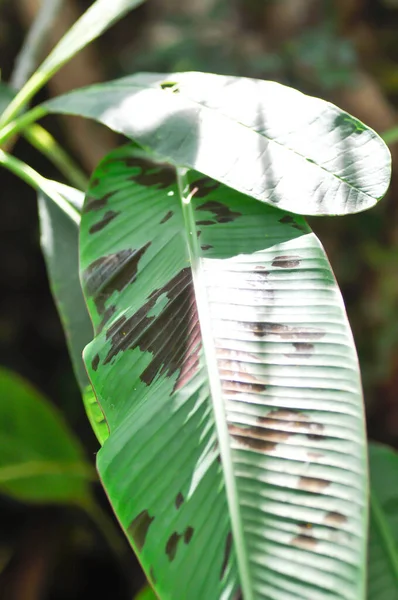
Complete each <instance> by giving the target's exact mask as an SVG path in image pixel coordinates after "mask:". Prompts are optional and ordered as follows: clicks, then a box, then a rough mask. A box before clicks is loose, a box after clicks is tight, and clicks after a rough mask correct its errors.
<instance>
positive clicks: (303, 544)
mask: <svg viewBox="0 0 398 600" xmlns="http://www.w3.org/2000/svg"><path fill="white" fill-rule="evenodd" d="M317 543H318V542H317V540H316V539H315V538H313V537H312V536H311V535H305V534H300V535H297V536H296V537H295V538H293V539H292V546H296V548H302V549H303V550H314V548H316V545H317Z"/></svg>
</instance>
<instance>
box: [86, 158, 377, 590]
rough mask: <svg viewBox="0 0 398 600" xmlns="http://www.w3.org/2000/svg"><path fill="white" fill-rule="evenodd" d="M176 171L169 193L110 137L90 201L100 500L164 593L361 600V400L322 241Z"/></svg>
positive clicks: (91, 359) (299, 225)
mask: <svg viewBox="0 0 398 600" xmlns="http://www.w3.org/2000/svg"><path fill="white" fill-rule="evenodd" d="M189 178H190V181H189V187H190V192H189V193H188V190H187V189H184V193H183V202H181V198H180V194H181V192H180V189H179V188H178V187H177V185H176V174H175V171H174V169H173V168H170V167H164V166H159V165H154V164H151V163H148V162H146V161H145V160H144V159H143V154H142V153H140V152H137V150H134V148H131V147H127V148H122V149H120V150H118V151H116V152H115V153H112V154H111V155H110V156H109V157H108V158H107V159H106V160H105V161H104V162H102V163H101V164H100V166H99V167H98V168H97V170H96V171H95V172H94V176H93V179H92V182H91V187H90V189H89V192H88V195H87V197H86V200H85V205H84V211H83V215H82V223H81V238H80V252H81V255H80V256H81V273H82V283H83V291H84V293H85V296H86V300H87V305H88V309H89V312H90V314H91V317H92V319H93V325H94V329H95V339H94V341H93V342H92V343H90V344H89V346H88V347H87V348H86V349H85V352H84V358H85V362H86V366H87V369H88V372H89V375H90V379H91V382H92V384H93V387H94V389H95V391H96V394H97V396H98V398H99V400H100V402H101V405H102V409H103V411H104V413H105V415H106V418H107V421H108V424H109V427H110V436H109V438H108V439H107V440H106V442H105V444H104V445H103V447H102V448H101V450H100V451H99V453H98V457H97V466H98V470H99V473H100V476H101V479H102V481H103V484H104V486H105V489H106V491H107V494H108V496H109V498H110V501H111V503H112V505H113V507H114V510H115V512H116V514H117V515H118V518H119V520H120V522H121V524H122V526H123V528H124V530H125V531H126V533H127V535H128V537H129V539H130V541H131V543H132V545H133V547H134V548H135V550H136V552H137V553H138V555H139V557H140V561H141V562H142V564H143V566H144V568H145V570H146V573H147V575H148V577H149V579H150V580H151V582H152V583H153V585H154V587H155V589H156V592H157V593H158V595H159V597H160V598H162V599H165V600H166V599H167V600H169V599H175V598H189V600H203V599H204V598H206V600H219V599H222V600H229V599H230V600H232V599H236V598H241V597H242V596H241V595H240V594H242V595H243V597H244V598H245V600H253V599H256V600H259V599H267V600H268V599H270V598H272V599H277V600H282V599H283V600H287V599H289V600H290V599H291V598H297V599H299V600H309V599H310V598H311V600H315V599H317V600H324V599H325V600H326V599H331V598H334V599H339V600H340V599H341V600H343V599H344V600H359V599H363V597H364V594H365V590H364V579H365V572H364V569H365V558H366V557H365V550H366V530H367V501H366V490H367V464H366V451H365V448H366V439H365V432H364V423H363V421H364V415H363V402H362V394H361V384H360V377H359V369H358V362H357V357H356V353H355V348H354V343H353V339H352V335H351V331H350V329H349V325H348V322H347V318H346V314H345V311H344V305H343V302H342V298H341V295H340V292H339V290H338V288H337V285H336V282H335V279H334V276H333V273H332V271H331V268H330V265H329V263H328V260H327V258H326V255H325V252H324V250H323V248H322V246H321V245H320V243H319V241H318V240H317V238H316V237H315V235H314V234H313V233H311V231H310V229H309V227H308V226H307V224H306V223H305V221H304V220H303V219H302V218H301V217H295V216H293V215H291V214H287V213H285V212H282V211H280V210H277V209H275V208H273V207H271V206H269V205H267V204H264V203H260V202H257V201H256V200H254V199H252V198H250V197H247V196H243V195H242V194H239V193H238V192H235V191H233V190H231V189H228V188H226V187H225V186H223V185H221V184H219V183H217V182H215V181H213V180H210V179H208V178H204V177H203V176H202V175H198V174H197V173H191V174H189ZM184 186H185V183H184V181H182V182H181V186H180V187H181V188H184ZM190 196H192V199H191V201H189V198H190ZM233 539H234V542H235V543H234V544H233V541H232V540H233ZM193 557H194V559H193ZM239 590H241V592H240V591H239Z"/></svg>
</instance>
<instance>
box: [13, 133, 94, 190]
mask: <svg viewBox="0 0 398 600" xmlns="http://www.w3.org/2000/svg"><path fill="white" fill-rule="evenodd" d="M23 135H24V137H25V138H26V139H27V140H28V142H30V143H31V144H32V146H34V147H35V148H36V149H37V150H39V151H40V152H41V153H42V154H44V156H46V157H47V158H48V160H50V161H51V162H52V163H53V165H55V166H56V167H57V168H58V170H59V171H60V172H61V173H62V174H63V175H65V177H67V178H68V179H69V181H70V183H72V185H74V186H75V187H76V188H78V189H80V190H86V189H87V187H88V179H87V177H86V175H85V174H84V173H83V171H82V170H81V169H80V168H79V166H78V165H77V164H76V163H75V162H74V161H73V159H72V158H71V157H70V156H69V155H68V154H67V152H65V150H64V149H63V148H62V147H61V146H60V145H59V144H58V142H57V141H56V140H55V139H54V138H53V136H52V135H51V134H50V133H49V132H48V131H47V130H46V129H44V128H43V127H41V126H40V125H36V124H35V125H31V126H30V127H28V128H27V129H26V130H25V131H24V132H23Z"/></svg>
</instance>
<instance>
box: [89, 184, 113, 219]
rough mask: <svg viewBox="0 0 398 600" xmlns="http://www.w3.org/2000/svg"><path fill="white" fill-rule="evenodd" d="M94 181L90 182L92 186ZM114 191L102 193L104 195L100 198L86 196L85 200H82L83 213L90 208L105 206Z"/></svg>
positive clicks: (99, 208)
mask: <svg viewBox="0 0 398 600" xmlns="http://www.w3.org/2000/svg"><path fill="white" fill-rule="evenodd" d="M93 183H94V182H91V185H92V186H93ZM113 194H114V192H109V193H108V194H104V196H102V198H90V197H87V198H86V200H85V202H84V206H83V213H88V212H90V211H92V210H94V211H95V210H101V209H102V208H105V206H106V205H107V203H108V200H109V198H111V197H112V196H113Z"/></svg>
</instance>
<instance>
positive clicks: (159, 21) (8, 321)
mask: <svg viewBox="0 0 398 600" xmlns="http://www.w3.org/2000/svg"><path fill="white" fill-rule="evenodd" d="M39 4H40V2H39V0H0V67H1V76H2V80H3V81H7V80H8V79H9V77H10V75H11V73H12V70H13V67H14V62H15V58H16V56H17V54H18V51H19V50H20V47H21V45H22V43H23V40H24V36H25V34H26V31H27V29H28V28H29V26H30V24H31V22H32V19H33V18H34V15H35V13H36V11H37V8H38V6H39ZM90 4H91V2H89V1H87V0H66V2H65V3H64V5H65V10H63V11H62V12H61V15H60V17H59V19H58V21H57V22H56V23H55V24H54V27H53V30H52V32H51V34H50V35H49V38H48V49H50V48H51V47H52V46H53V45H54V43H55V42H56V41H57V40H58V39H59V37H60V36H61V35H62V34H63V33H64V32H65V31H66V30H67V29H68V27H69V25H70V24H71V23H72V22H73V21H74V19H75V18H76V17H77V16H78V15H79V14H81V13H82V12H83V11H84V9H86V8H87V7H88V6H89V5H90ZM138 70H141V71H142V70H148V71H160V72H167V71H188V70H202V71H211V72H218V73H223V74H233V75H241V76H248V77H258V78H262V79H273V80H277V81H280V82H282V83H285V84H288V85H291V86H294V87H297V88H298V89H300V90H302V91H304V92H307V93H310V94H313V95H317V96H320V97H322V98H325V99H328V100H330V101H332V102H334V103H336V104H338V105H339V106H341V107H342V108H344V109H346V110H348V111H349V112H351V113H353V114H354V115H355V116H356V117H358V118H360V119H362V120H363V121H365V122H366V123H367V124H368V125H370V126H371V127H373V128H374V129H375V130H376V131H378V132H379V133H383V132H385V131H387V130H388V129H390V128H392V127H394V126H395V125H396V124H398V116H397V111H398V0H185V1H183V0H167V1H166V0H149V1H148V2H147V3H146V4H144V5H142V6H141V7H140V8H139V9H137V10H136V11H134V12H132V13H131V14H130V15H129V16H128V17H126V18H125V19H124V20H123V21H121V22H120V23H119V24H118V25H116V26H115V27H114V28H113V29H111V30H110V31H109V32H107V33H106V34H105V35H104V36H103V37H102V38H101V39H100V40H98V41H97V42H95V43H94V44H93V45H92V46H90V48H88V49H87V50H85V51H84V52H82V53H81V54H80V55H79V56H78V57H77V58H75V59H74V60H73V61H72V62H71V63H70V64H69V65H68V66H66V67H64V68H63V69H62V70H61V71H60V73H59V74H58V75H57V76H56V77H55V78H54V79H53V80H52V82H50V84H49V85H48V86H47V88H46V89H45V90H44V91H43V92H41V93H40V95H39V99H44V98H46V97H48V96H53V95H56V94H59V93H62V92H65V91H67V90H69V89H71V88H73V87H77V86H81V85H86V84H90V83H93V82H96V81H103V80H106V79H111V78H116V77H119V76H123V75H126V74H130V73H132V72H135V71H138ZM292 110H294V107H292ZM44 125H45V126H46V127H47V128H48V129H49V130H50V131H51V132H52V133H53V135H54V136H56V137H57V139H58V140H59V141H60V142H61V143H62V144H64V145H65V146H66V147H67V149H68V151H69V152H70V154H71V155H72V156H74V158H75V159H76V160H78V161H79V162H80V164H81V165H82V166H83V168H84V170H85V171H86V172H87V173H89V172H90V170H91V169H92V168H93V167H94V166H95V164H96V162H97V161H98V160H99V158H101V156H103V155H104V154H105V153H107V152H108V151H109V150H111V149H112V148H113V147H114V146H115V145H117V144H118V143H119V142H120V139H119V138H118V136H116V135H114V134H113V133H111V132H108V131H107V130H105V129H104V128H101V127H99V126H98V125H95V124H93V123H89V122H82V121H78V120H77V119H73V120H72V119H67V118H62V119H61V118H55V117H52V118H48V119H47V120H46V121H45V123H44ZM391 151H392V155H393V165H394V166H395V164H396V162H397V160H398V158H397V151H398V147H396V146H392V147H391ZM15 154H16V155H17V156H18V157H19V158H21V159H23V160H24V161H26V162H27V163H29V164H31V165H32V166H33V167H34V168H35V169H37V170H38V171H39V172H41V173H43V174H44V175H46V176H48V177H52V178H58V179H59V180H61V181H62V180H63V179H62V177H61V176H60V175H59V174H58V173H57V172H56V171H54V168H53V167H51V165H50V164H49V163H48V162H47V161H46V159H44V158H43V157H41V156H40V155H39V154H38V153H37V152H36V151H35V150H34V149H33V148H31V147H30V146H29V145H28V144H27V143H26V142H24V141H22V140H19V141H18V142H17V144H16V146H15ZM0 178H1V179H0V182H1V183H0V190H1V206H0V289H1V296H0V302H1V309H0V364H1V365H5V366H7V367H9V368H11V369H13V370H15V371H16V372H18V373H20V374H21V375H23V376H24V377H26V378H27V379H29V380H30V381H31V382H32V383H33V384H35V385H36V386H37V387H38V388H39V389H40V390H41V391H43V392H44V393H45V394H46V395H47V396H48V397H49V398H50V399H51V401H52V402H54V403H55V404H56V405H57V406H58V407H59V408H60V409H61V410H62V412H63V413H64V415H66V418H67V420H68V423H69V425H70V427H71V428H72V430H73V431H74V432H75V433H76V434H77V436H78V437H79V438H80V440H81V441H82V443H83V445H84V447H85V450H86V452H87V455H88V457H89V458H90V459H91V460H92V461H93V462H94V460H95V452H96V450H97V449H98V444H97V442H96V440H95V438H94V435H93V434H92V432H91V429H90V426H89V425H88V422H87V419H86V416H85V413H84V409H83V406H82V402H81V398H80V395H79V391H78V388H77V385H76V383H75V381H74V378H73V374H72V370H71V365H70V362H69V358H68V353H67V350H66V346H65V342H64V337H63V332H62V328H61V325H60V322H59V319H58V315H57V312H56V309H55V307H54V304H53V300H52V297H51V294H50V291H49V286H48V281H47V276H46V271H45V266H44V261H43V258H42V256H41V252H40V247H39V231H38V222H37V208H36V198H35V194H34V192H33V191H32V190H31V189H30V188H28V187H27V186H26V185H25V184H23V183H22V182H20V181H19V180H18V179H16V178H15V177H14V176H12V175H11V174H9V173H8V172H6V171H1V173H0ZM397 184H398V181H397V179H396V172H395V171H394V170H393V179H392V184H391V188H390V192H389V194H388V196H387V197H386V198H385V199H384V200H383V201H382V202H381V203H380V204H379V206H378V207H376V208H375V209H373V210H372V211H370V212H368V213H364V214H360V215H354V216H350V217H345V218H336V219H319V218H318V219H311V225H312V226H313V228H314V229H315V231H316V233H317V234H318V235H319V237H320V238H321V240H322V242H323V243H324V245H325V247H326V250H327V252H328V254H329V257H330V260H331V263H332V266H333V268H334V270H335V273H336V277H337V279H338V281H339V283H340V286H341V288H342V292H343V296H344V299H345V302H346V306H347V310H348V315H349V318H350V321H351V325H352V328H353V332H354V337H355V340H356V343H357V348H358V353H359V358H360V362H361V368H362V376H363V383H364V390H365V399H366V406H367V421H368V431H369V436H370V437H371V438H372V439H375V440H379V441H382V442H385V443H388V444H391V445H393V446H394V447H398V398H397V394H398V310H397V309H398V185H397ZM97 488H98V489H97V490H96V494H97V497H98V501H99V502H100V503H102V505H103V506H104V508H105V509H106V510H108V508H107V501H106V499H105V495H104V494H103V492H102V491H101V489H100V487H99V486H97ZM109 514H110V512H109ZM143 582H144V578H143V575H142V574H141V571H140V568H139V566H138V564H137V563H136V561H135V559H134V558H133V556H132V553H131V552H130V550H129V548H128V546H127V544H125V548H124V553H123V559H122V560H120V557H119V558H118V557H115V556H114V555H113V553H112V552H111V551H110V550H109V548H108V546H107V544H106V542H105V541H104V540H103V538H102V536H101V535H100V533H99V532H98V531H97V530H96V528H95V526H94V525H93V524H92V523H91V522H90V520H89V519H88V518H87V517H85V516H84V515H82V514H80V513H79V511H77V510H75V511H74V510H72V509H70V508H63V507H40V506H36V507H32V506H25V505H22V504H18V503H16V502H14V501H11V500H9V499H7V498H6V497H1V496H0V598H2V599H5V600H64V599H65V600H66V599H71V598H73V599H75V600H80V599H83V598H86V597H87V594H88V593H90V594H93V595H95V596H96V597H97V598H99V599H101V598H108V597H111V598H113V599H114V600H124V599H125V598H126V599H129V600H131V599H132V597H133V596H134V594H135V593H136V592H137V591H138V590H139V589H140V587H141V586H142V584H143Z"/></svg>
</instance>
